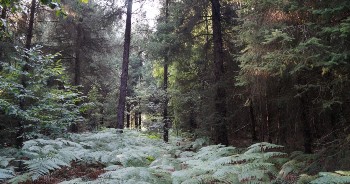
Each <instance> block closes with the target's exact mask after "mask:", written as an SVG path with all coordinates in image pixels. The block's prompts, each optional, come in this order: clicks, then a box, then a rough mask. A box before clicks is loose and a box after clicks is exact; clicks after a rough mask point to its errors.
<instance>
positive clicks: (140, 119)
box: [139, 112, 142, 129]
mask: <svg viewBox="0 0 350 184" xmlns="http://www.w3.org/2000/svg"><path fill="white" fill-rule="evenodd" d="M141 122H142V118H141V112H139V129H141Z"/></svg>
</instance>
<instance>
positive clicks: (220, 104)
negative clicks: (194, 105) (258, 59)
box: [211, 0, 228, 145]
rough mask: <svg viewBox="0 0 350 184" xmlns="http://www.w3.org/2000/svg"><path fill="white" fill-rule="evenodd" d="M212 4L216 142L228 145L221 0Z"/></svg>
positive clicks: (216, 0) (212, 1) (212, 0)
mask: <svg viewBox="0 0 350 184" xmlns="http://www.w3.org/2000/svg"><path fill="white" fill-rule="evenodd" d="M211 4H212V23H213V25H212V26H213V41H214V64H215V67H214V74H215V82H216V94H215V110H216V122H215V134H216V137H215V142H216V143H217V144H223V145H228V137H227V123H226V111H227V110H226V90H225V86H224V84H223V82H224V81H223V80H224V78H223V76H224V73H225V71H224V58H223V41H222V31H221V13H220V2H219V0H211Z"/></svg>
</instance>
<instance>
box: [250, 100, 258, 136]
mask: <svg viewBox="0 0 350 184" xmlns="http://www.w3.org/2000/svg"><path fill="white" fill-rule="evenodd" d="M248 100H249V102H248V103H249V104H248V105H249V117H250V122H251V128H250V131H251V134H252V141H253V142H257V141H258V137H257V136H256V130H255V128H256V120H255V115H254V106H253V99H252V98H249V99H248Z"/></svg>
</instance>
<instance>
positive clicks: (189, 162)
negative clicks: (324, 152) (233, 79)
mask: <svg viewBox="0 0 350 184" xmlns="http://www.w3.org/2000/svg"><path fill="white" fill-rule="evenodd" d="M171 140H172V141H171V143H164V142H163V141H162V140H161V139H157V138H154V136H150V135H149V134H146V133H142V132H140V131H135V130H125V131H124V132H123V133H118V132H117V131H116V130H115V129H105V130H103V131H99V132H94V133H93V132H91V133H81V134H70V135H69V136H68V137H67V138H57V139H33V140H29V141H26V142H25V143H24V146H23V148H22V149H20V150H17V149H14V148H4V149H1V155H2V156H1V157H0V159H1V162H0V163H1V169H0V178H1V180H2V181H3V182H5V183H62V184H73V183H151V184H153V183H154V184H156V183H159V184H163V183H174V184H180V183H309V182H311V183H330V182H333V183H347V182H349V180H350V176H349V172H346V171H337V172H334V173H331V172H322V173H319V174H318V175H314V176H309V175H305V174H303V175H301V174H302V173H303V172H304V171H305V170H304V168H306V167H307V166H308V165H310V163H312V162H311V161H312V160H313V159H316V155H305V154H303V153H302V152H294V153H292V154H289V155H288V154H286V153H283V147H282V146H279V145H275V144H270V143H266V142H262V143H256V144H253V145H251V146H249V147H248V148H235V147H231V146H228V147H226V146H223V145H207V142H206V140H205V139H197V140H194V141H190V140H187V139H184V138H179V137H177V138H176V137H171ZM20 165H21V166H20ZM18 167H22V170H21V171H19V170H18V169H19V168H18Z"/></svg>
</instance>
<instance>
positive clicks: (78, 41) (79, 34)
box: [74, 20, 83, 86]
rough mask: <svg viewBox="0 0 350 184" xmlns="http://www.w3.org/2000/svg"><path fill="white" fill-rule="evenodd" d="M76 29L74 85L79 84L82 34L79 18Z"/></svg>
mask: <svg viewBox="0 0 350 184" xmlns="http://www.w3.org/2000/svg"><path fill="white" fill-rule="evenodd" d="M76 30H77V38H76V43H75V63H74V85H75V86H79V85H81V59H80V53H81V45H82V44H81V43H82V36H83V28H82V25H81V20H79V22H78V23H77V25H76Z"/></svg>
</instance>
